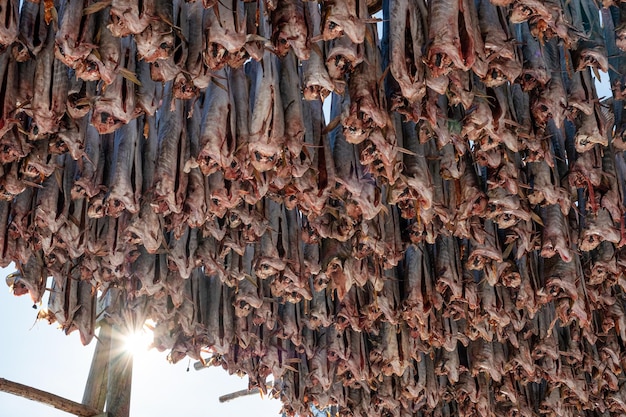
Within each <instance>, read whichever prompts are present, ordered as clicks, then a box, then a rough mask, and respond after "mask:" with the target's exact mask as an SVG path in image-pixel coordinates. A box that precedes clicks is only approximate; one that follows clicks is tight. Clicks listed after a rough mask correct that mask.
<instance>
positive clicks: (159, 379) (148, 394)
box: [0, 268, 281, 417]
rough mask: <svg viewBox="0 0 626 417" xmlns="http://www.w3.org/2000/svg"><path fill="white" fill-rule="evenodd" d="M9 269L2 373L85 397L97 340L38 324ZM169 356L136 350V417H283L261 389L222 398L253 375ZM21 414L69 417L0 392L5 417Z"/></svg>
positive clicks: (1, 327)
mask: <svg viewBox="0 0 626 417" xmlns="http://www.w3.org/2000/svg"><path fill="white" fill-rule="evenodd" d="M11 272H13V269H10V268H8V269H0V334H1V335H3V336H2V340H0V378H5V379H8V380H11V381H14V382H19V383H22V384H26V385H29V386H32V387H35V388H39V389H42V390H44V391H48V392H51V393H53V394H56V395H60V396H62V397H65V398H68V399H70V400H73V401H76V402H81V400H82V397H83V389H84V386H85V382H86V380H87V374H88V372H89V367H90V364H91V357H92V354H93V350H94V348H95V345H96V340H95V339H94V340H93V341H92V342H91V344H90V345H88V346H83V345H82V344H81V343H80V338H79V336H78V332H74V333H72V334H70V335H67V336H66V335H65V334H64V333H63V332H62V331H61V330H59V329H58V328H57V326H56V324H53V325H49V324H48V323H47V322H37V323H36V322H35V318H36V316H37V310H35V309H33V308H32V301H31V300H30V297H29V296H28V295H25V296H22V297H15V296H13V295H12V294H11V293H10V291H9V288H8V287H7V286H6V285H5V284H4V282H5V277H6V275H7V274H9V273H11ZM43 306H45V304H44V305H43ZM165 355H166V353H165V352H164V353H160V352H158V351H156V350H154V349H153V350H150V351H148V350H144V351H143V352H139V353H135V356H134V365H133V385H132V396H131V416H132V417H171V416H180V417H222V416H223V417H227V416H243V415H249V414H250V410H254V412H255V417H274V416H278V415H279V411H280V407H281V404H280V402H279V401H278V400H269V399H261V397H260V395H258V394H257V395H251V396H247V397H241V398H239V399H236V400H234V401H230V402H227V403H224V404H220V403H219V401H218V398H219V397H220V396H221V395H224V394H228V393H231V392H234V391H238V390H241V389H246V388H247V386H248V382H247V378H239V377H237V376H229V375H228V373H227V372H226V371H224V370H223V369H221V368H219V369H218V368H207V369H203V370H200V371H196V370H195V369H194V368H193V361H191V363H190V362H189V361H188V360H187V359H185V360H182V361H180V362H179V363H178V364H176V365H171V364H169V363H168V362H167V360H166V359H165ZM188 365H190V366H189V368H190V370H189V372H187V366H188ZM19 415H23V416H38V417H57V416H58V417H68V416H70V414H67V413H64V412H61V411H58V410H56V409H54V408H52V407H49V406H47V405H43V404H40V403H37V402H33V401H30V400H26V399H24V398H20V397H16V396H13V395H9V394H6V393H3V392H0V417H14V416H19Z"/></svg>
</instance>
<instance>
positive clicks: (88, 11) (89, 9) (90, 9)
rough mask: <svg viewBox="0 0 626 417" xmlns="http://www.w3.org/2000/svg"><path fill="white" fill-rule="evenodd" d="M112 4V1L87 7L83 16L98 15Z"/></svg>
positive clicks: (105, 0) (107, 0) (100, 2)
mask: <svg viewBox="0 0 626 417" xmlns="http://www.w3.org/2000/svg"><path fill="white" fill-rule="evenodd" d="M111 3H112V0H104V1H99V2H97V3H94V4H92V5H91V6H88V7H85V8H84V9H83V16H85V15H88V14H93V13H97V12H99V11H100V10H104V9H106V8H107V7H109V6H110V5H111Z"/></svg>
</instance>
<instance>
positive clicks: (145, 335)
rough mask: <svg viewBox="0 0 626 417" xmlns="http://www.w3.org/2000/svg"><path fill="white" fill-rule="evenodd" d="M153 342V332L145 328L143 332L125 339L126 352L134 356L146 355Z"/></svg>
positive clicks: (127, 336)
mask: <svg viewBox="0 0 626 417" xmlns="http://www.w3.org/2000/svg"><path fill="white" fill-rule="evenodd" d="M152 341H153V334H152V331H151V330H150V329H149V328H147V327H146V326H144V327H143V328H142V329H141V330H138V331H136V332H134V333H130V334H128V335H126V337H125V339H124V350H126V351H127V352H131V353H132V354H133V355H135V354H140V353H145V352H146V351H147V350H148V349H150V346H151V344H152Z"/></svg>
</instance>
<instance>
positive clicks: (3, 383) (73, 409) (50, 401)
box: [0, 378, 103, 417]
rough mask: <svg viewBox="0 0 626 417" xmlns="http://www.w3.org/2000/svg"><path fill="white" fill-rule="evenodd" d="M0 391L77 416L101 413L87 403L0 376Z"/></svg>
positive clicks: (91, 415)
mask: <svg viewBox="0 0 626 417" xmlns="http://www.w3.org/2000/svg"><path fill="white" fill-rule="evenodd" d="M0 391H4V392H8V393H9V394H13V395H17V396H20V397H24V398H27V399H29V400H32V401H37V402H40V403H43V404H46V405H50V406H52V407H54V408H56V409H58V410H61V411H65V412H66V413H70V414H74V415H75V416H79V417H96V416H100V415H103V413H102V411H100V410H96V409H95V408H92V407H89V406H87V405H84V404H81V403H77V402H75V401H72V400H68V399H67V398H63V397H59V396H58V395H54V394H51V393H49V392H46V391H42V390H40V389H37V388H33V387H29V386H27V385H23V384H20V383H18V382H13V381H9V380H7V379H4V378H0Z"/></svg>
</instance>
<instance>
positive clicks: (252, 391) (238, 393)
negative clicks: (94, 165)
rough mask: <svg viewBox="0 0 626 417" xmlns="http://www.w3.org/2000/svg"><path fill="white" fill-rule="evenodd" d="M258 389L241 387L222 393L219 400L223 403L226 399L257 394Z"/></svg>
mask: <svg viewBox="0 0 626 417" xmlns="http://www.w3.org/2000/svg"><path fill="white" fill-rule="evenodd" d="M259 392H260V390H259V389H258V388H252V389H242V390H240V391H235V392H231V393H230V394H225V395H222V396H221V397H220V398H219V400H220V402H221V403H225V402H227V401H231V400H235V399H237V398H239V397H245V396H248V395H254V394H258V393H259Z"/></svg>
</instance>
